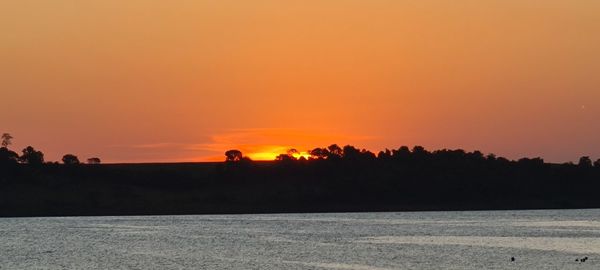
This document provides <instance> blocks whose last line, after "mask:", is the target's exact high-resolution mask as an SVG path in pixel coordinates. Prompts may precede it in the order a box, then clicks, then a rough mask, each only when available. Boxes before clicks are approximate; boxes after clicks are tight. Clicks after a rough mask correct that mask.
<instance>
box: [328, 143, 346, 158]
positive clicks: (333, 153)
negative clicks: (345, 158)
mask: <svg viewBox="0 0 600 270" xmlns="http://www.w3.org/2000/svg"><path fill="white" fill-rule="evenodd" d="M327 150H329V156H327V158H332V157H333V158H341V157H342V155H344V150H343V149H342V148H340V147H339V146H338V145H337V144H332V145H330V146H329V147H327Z"/></svg>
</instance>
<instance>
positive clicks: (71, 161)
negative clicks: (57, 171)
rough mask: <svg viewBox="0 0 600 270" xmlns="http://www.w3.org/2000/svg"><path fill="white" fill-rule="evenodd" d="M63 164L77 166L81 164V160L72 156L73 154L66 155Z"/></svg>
mask: <svg viewBox="0 0 600 270" xmlns="http://www.w3.org/2000/svg"><path fill="white" fill-rule="evenodd" d="M62 162H63V163H64V164H65V165H77V164H79V158H77V156H75V155H72V154H66V155H64V156H63V158H62Z"/></svg>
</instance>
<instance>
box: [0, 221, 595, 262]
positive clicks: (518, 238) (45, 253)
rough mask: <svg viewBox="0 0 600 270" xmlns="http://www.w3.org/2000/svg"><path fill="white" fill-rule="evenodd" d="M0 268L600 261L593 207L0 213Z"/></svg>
mask: <svg viewBox="0 0 600 270" xmlns="http://www.w3.org/2000/svg"><path fill="white" fill-rule="evenodd" d="M586 256H587V257H589V259H588V260H587V261H586V262H585V263H580V262H576V261H575V260H576V259H577V258H583V257H586ZM511 257H515V259H516V260H515V261H514V262H511V261H510V258H511ZM0 269H334V270H336V269H357V270H384V269H600V210H541V211H473V212H415V213H346V214H281V215H222V216H221V215H214V216H145V217H67V218H8V219H0Z"/></svg>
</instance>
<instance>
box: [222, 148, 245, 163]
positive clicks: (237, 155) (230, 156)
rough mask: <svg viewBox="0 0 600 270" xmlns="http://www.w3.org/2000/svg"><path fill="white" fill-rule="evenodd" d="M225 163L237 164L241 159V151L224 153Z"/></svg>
mask: <svg viewBox="0 0 600 270" xmlns="http://www.w3.org/2000/svg"><path fill="white" fill-rule="evenodd" d="M225 157H226V158H225V161H227V162H238V161H241V160H242V158H243V155H242V151H240V150H235V149H234V150H229V151H227V152H225Z"/></svg>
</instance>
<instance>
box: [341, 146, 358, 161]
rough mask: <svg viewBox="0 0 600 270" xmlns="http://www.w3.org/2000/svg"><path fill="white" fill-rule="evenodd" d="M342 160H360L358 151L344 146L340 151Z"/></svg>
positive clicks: (352, 147)
mask: <svg viewBox="0 0 600 270" xmlns="http://www.w3.org/2000/svg"><path fill="white" fill-rule="evenodd" d="M342 153H343V158H344V159H354V160H356V159H360V150H358V149H356V147H354V146H352V145H346V146H344V148H343V149H342Z"/></svg>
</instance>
